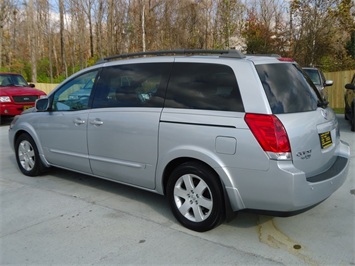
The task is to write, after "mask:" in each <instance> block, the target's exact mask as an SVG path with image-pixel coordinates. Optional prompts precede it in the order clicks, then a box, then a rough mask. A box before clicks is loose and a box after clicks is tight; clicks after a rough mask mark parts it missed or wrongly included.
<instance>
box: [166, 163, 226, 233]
mask: <svg viewBox="0 0 355 266" xmlns="http://www.w3.org/2000/svg"><path fill="white" fill-rule="evenodd" d="M185 174H194V175H197V176H198V177H199V178H201V179H202V180H203V181H204V182H205V183H206V184H207V186H208V188H209V189H210V191H211V193H212V197H213V207H212V211H211V214H210V215H209V217H208V218H207V219H206V220H204V221H202V222H193V221H190V220H188V219H187V218H185V217H184V216H183V215H182V214H181V213H180V211H179V209H178V208H177V206H176V204H175V200H174V187H175V184H176V182H177V180H178V179H179V178H180V177H181V176H183V175H185ZM166 191H167V198H168V201H169V204H170V207H171V210H172V212H173V214H174V216H175V218H176V219H177V220H178V221H179V222H180V223H181V224H182V225H183V226H185V227H186V228H189V229H191V230H194V231H198V232H205V231H208V230H211V229H213V228H214V227H216V226H217V225H219V224H220V223H221V222H222V221H223V219H224V198H223V193H222V188H221V184H220V180H219V177H218V176H217V175H216V173H215V172H214V171H212V170H211V169H209V168H208V167H207V166H205V165H204V164H202V163H198V162H189V163H184V164H182V165H180V166H178V167H177V168H176V169H175V170H174V171H173V172H172V173H171V175H170V177H169V180H168V184H167V189H166Z"/></svg>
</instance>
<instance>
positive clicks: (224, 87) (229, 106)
mask: <svg viewBox="0 0 355 266" xmlns="http://www.w3.org/2000/svg"><path fill="white" fill-rule="evenodd" d="M165 107H171V108H187V109H204V110H220V111H236V112H243V111H244V108H243V104H242V100H241V96H240V92H239V88H238V84H237V80H236V78H235V75H234V72H233V70H232V69H231V68H230V67H228V66H225V65H219V64H202V63H174V66H173V73H172V75H171V78H170V81H169V85H168V90H167V96H166V101H165Z"/></svg>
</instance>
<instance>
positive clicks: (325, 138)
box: [319, 131, 333, 149]
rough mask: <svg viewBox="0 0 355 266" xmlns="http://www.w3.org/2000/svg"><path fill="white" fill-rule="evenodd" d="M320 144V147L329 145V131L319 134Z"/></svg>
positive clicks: (323, 147) (324, 147)
mask: <svg viewBox="0 0 355 266" xmlns="http://www.w3.org/2000/svg"><path fill="white" fill-rule="evenodd" d="M319 139H320V145H321V147H322V149H326V148H328V147H330V146H331V145H332V143H333V141H332V136H331V135H330V131H327V132H324V133H321V134H319Z"/></svg>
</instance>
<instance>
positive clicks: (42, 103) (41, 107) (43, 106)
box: [35, 98, 49, 112]
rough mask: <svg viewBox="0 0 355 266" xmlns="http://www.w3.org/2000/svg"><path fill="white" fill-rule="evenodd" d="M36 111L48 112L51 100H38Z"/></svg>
mask: <svg viewBox="0 0 355 266" xmlns="http://www.w3.org/2000/svg"><path fill="white" fill-rule="evenodd" d="M35 107H36V110H37V111H39V112H43V111H47V110H48V109H49V99H48V98H42V99H38V100H37V101H36V104H35Z"/></svg>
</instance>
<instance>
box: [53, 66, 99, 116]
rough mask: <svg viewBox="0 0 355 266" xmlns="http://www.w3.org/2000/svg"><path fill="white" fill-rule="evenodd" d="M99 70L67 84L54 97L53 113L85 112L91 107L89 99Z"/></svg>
mask: <svg viewBox="0 0 355 266" xmlns="http://www.w3.org/2000/svg"><path fill="white" fill-rule="evenodd" d="M97 73H98V70H94V71H91V72H87V73H85V74H82V75H80V76H78V77H75V78H73V79H71V80H70V81H68V82H67V83H65V84H64V85H63V86H62V87H61V88H60V89H59V90H57V91H56V92H55V94H54V96H53V103H52V110H53V111H75V110H84V109H87V108H88V107H89V98H90V95H91V91H92V89H93V86H94V83H95V79H96V76H97Z"/></svg>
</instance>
